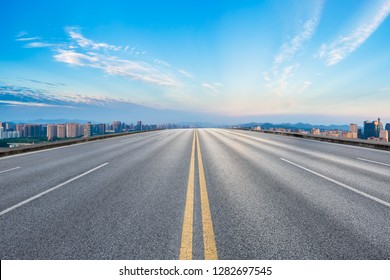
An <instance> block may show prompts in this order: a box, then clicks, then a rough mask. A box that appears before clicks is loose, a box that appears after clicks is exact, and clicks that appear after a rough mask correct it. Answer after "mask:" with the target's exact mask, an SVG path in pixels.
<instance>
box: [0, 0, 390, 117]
mask: <svg viewBox="0 0 390 280" xmlns="http://www.w3.org/2000/svg"><path fill="white" fill-rule="evenodd" d="M0 7H1V10H2V17H1V18H0V22H1V26H3V27H4V26H6V28H1V30H0V36H1V38H2V44H1V45H0V61H1V64H0V111H1V119H2V120H3V121H26V120H34V119H40V118H43V119H60V118H63V119H64V118H65V119H82V120H86V121H96V122H107V121H113V120H117V119H118V120H123V121H136V120H138V119H142V120H144V121H146V122H149V123H161V122H180V121H208V122H215V123H229V124H234V123H240V122H249V121H258V122H260V121H263V122H264V121H273V122H299V121H301V122H311V123H317V124H331V123H359V124H361V123H362V122H363V121H364V120H375V119H376V118H378V117H381V118H382V119H383V120H389V119H390V113H389V112H390V111H389V109H388V108H389V105H390V99H389V98H388V95H389V93H390V83H389V71H390V70H389V67H388V61H390V53H389V51H388V45H389V44H388V42H389V39H388V38H390V20H389V19H388V14H389V12H390V1H388V0H387V1H384V0H381V1H332V0H328V1H325V0H317V1H310V2H306V1H305V2H304V1H282V2H281V1H211V2H210V1H196V2H195V1H194V2H188V1H163V2H161V1H109V2H104V3H103V2H100V1H99V2H96V3H95V2H94V3H93V4H92V3H91V2H89V1H65V2H60V3H58V2H52V1H33V2H31V1H3V2H2V3H1V4H0Z"/></svg>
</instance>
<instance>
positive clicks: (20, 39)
mask: <svg viewBox="0 0 390 280" xmlns="http://www.w3.org/2000/svg"><path fill="white" fill-rule="evenodd" d="M40 39H41V38H40V37H25V38H19V37H18V38H17V39H15V40H16V41H22V42H23V41H36V40H40Z"/></svg>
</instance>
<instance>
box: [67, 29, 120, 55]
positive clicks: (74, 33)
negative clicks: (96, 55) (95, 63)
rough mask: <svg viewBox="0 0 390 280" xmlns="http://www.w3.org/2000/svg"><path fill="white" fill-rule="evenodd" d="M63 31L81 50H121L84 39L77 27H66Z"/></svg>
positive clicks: (118, 47) (117, 47)
mask: <svg viewBox="0 0 390 280" xmlns="http://www.w3.org/2000/svg"><path fill="white" fill-rule="evenodd" d="M65 30H66V31H67V32H68V35H69V36H70V37H71V38H72V39H73V40H74V41H75V42H76V43H77V44H78V45H79V46H80V47H82V48H90V49H93V50H99V49H105V50H113V51H119V50H121V49H122V47H121V46H115V45H109V44H107V43H95V42H94V41H92V40H89V39H87V38H85V37H84V36H83V35H82V34H81V33H80V32H79V28H77V27H66V28H65Z"/></svg>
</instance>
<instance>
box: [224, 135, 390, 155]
mask: <svg viewBox="0 0 390 280" xmlns="http://www.w3.org/2000/svg"><path fill="white" fill-rule="evenodd" d="M224 130H225V131H228V130H227V129H224ZM228 132H230V133H233V132H231V131H228ZM250 132H252V133H258V132H255V131H250ZM261 133H262V132H260V134H261ZM239 134H241V135H246V134H245V133H239ZM263 134H266V135H274V136H282V137H290V138H291V140H293V139H296V140H303V141H311V142H315V143H322V144H327V145H336V146H339V147H343V148H351V149H363V150H367V151H370V152H378V153H387V154H389V151H385V150H378V149H373V148H368V147H360V146H354V145H348V144H340V143H332V142H327V141H320V140H314V139H306V138H299V137H292V136H286V135H281V134H273V133H263ZM335 139H337V138H335Z"/></svg>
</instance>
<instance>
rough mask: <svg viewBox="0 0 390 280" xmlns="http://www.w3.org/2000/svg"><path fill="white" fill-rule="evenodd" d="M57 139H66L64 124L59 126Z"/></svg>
mask: <svg viewBox="0 0 390 280" xmlns="http://www.w3.org/2000/svg"><path fill="white" fill-rule="evenodd" d="M57 137H58V138H66V126H65V125H64V124H58V125H57Z"/></svg>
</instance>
